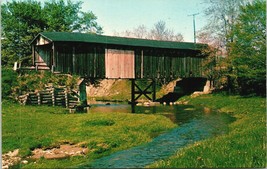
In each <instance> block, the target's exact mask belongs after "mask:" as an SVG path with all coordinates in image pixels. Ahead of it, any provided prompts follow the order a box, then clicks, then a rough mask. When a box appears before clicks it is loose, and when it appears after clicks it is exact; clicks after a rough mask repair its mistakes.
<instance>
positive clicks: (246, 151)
mask: <svg viewBox="0 0 267 169" xmlns="http://www.w3.org/2000/svg"><path fill="white" fill-rule="evenodd" d="M187 99H188V98H187ZM189 104H194V105H202V106H208V107H210V108H213V109H219V111H220V112H224V113H229V114H231V115H233V116H234V117H236V118H237V120H236V121H235V122H233V123H231V124H230V125H229V133H227V134H225V135H221V136H218V137H215V138H210V139H207V140H204V141H200V142H196V143H194V144H192V145H190V146H188V147H185V148H184V149H182V150H179V151H178V152H177V153H176V154H175V155H173V156H172V157H170V158H169V159H165V160H161V161H158V162H156V163H154V164H153V165H150V166H149V167H152V168H265V167H266V125H265V122H266V114H265V110H266V100H265V98H258V97H251V98H242V97H237V96H230V97H229V96H222V95H206V96H201V97H197V98H194V99H190V101H189Z"/></svg>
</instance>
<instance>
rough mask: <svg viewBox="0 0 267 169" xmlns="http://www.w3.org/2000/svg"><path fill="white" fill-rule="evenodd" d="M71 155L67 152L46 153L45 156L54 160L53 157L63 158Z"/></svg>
mask: <svg viewBox="0 0 267 169" xmlns="http://www.w3.org/2000/svg"><path fill="white" fill-rule="evenodd" d="M67 157H69V155H67V154H45V155H44V158H45V159H48V160H52V159H63V158H67Z"/></svg>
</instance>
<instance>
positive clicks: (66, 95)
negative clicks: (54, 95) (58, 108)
mask: <svg viewBox="0 0 267 169" xmlns="http://www.w3.org/2000/svg"><path fill="white" fill-rule="evenodd" d="M64 94H65V106H66V108H68V92H67V88H65V89H64Z"/></svg>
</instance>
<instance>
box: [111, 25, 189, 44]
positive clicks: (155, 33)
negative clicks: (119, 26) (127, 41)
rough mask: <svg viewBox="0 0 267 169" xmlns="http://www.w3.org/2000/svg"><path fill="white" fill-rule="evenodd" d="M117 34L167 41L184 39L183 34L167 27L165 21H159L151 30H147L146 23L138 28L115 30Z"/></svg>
mask: <svg viewBox="0 0 267 169" xmlns="http://www.w3.org/2000/svg"><path fill="white" fill-rule="evenodd" d="M114 35H115V36H122V37H134V38H141V39H152V40H166V41H177V42H182V41H184V38H183V35H182V34H181V33H177V34H174V31H173V30H171V29H168V28H167V27H166V23H165V22H164V21H158V22H157V23H155V24H154V27H153V28H152V29H151V30H147V28H146V27H145V26H144V25H139V26H138V27H137V28H134V29H133V30H132V31H131V30H126V31H124V32H122V33H118V32H114Z"/></svg>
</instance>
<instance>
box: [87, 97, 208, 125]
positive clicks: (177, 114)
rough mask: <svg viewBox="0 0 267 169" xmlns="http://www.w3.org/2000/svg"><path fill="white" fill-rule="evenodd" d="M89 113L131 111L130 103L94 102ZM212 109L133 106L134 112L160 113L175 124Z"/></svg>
mask: <svg viewBox="0 0 267 169" xmlns="http://www.w3.org/2000/svg"><path fill="white" fill-rule="evenodd" d="M88 112H89V113H99V112H105V113H112V112H120V113H131V112H132V109H131V105H130V104H127V103H124V104H123V103H110V102H95V103H94V104H91V107H90V109H88ZM211 112H212V110H211V109H209V108H205V107H204V108H203V107H194V106H192V105H162V104H156V105H154V106H135V113H136V114H161V115H164V116H166V117H168V118H169V119H171V121H172V122H174V123H177V124H183V123H187V122H189V121H190V120H192V119H194V118H197V117H199V116H202V115H204V114H209V113H211Z"/></svg>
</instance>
